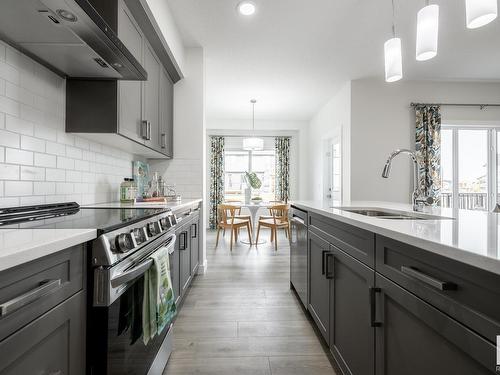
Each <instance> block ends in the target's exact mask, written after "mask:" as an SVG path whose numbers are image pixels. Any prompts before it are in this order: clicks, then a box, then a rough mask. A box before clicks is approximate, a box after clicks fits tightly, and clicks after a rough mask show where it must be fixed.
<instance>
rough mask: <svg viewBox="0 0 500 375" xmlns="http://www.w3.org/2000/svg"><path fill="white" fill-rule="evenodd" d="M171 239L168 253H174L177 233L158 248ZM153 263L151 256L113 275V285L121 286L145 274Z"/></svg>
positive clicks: (114, 286) (115, 286)
mask: <svg viewBox="0 0 500 375" xmlns="http://www.w3.org/2000/svg"><path fill="white" fill-rule="evenodd" d="M169 240H170V243H169V244H168V246H167V252H168V254H172V252H173V251H172V249H173V248H174V246H175V240H176V235H175V234H173V235H171V236H170V237H168V239H167V240H165V241H164V242H163V243H162V245H161V246H159V247H158V249H159V248H162V247H163V244H164V243H165V242H167V241H169ZM171 251H172V252H171ZM153 253H154V252H153ZM152 265H153V259H151V258H148V259H146V260H145V261H143V262H141V263H139V264H138V265H137V266H135V267H133V268H131V269H129V270H128V271H126V272H123V273H121V274H119V275H117V276H115V277H113V278H112V279H111V280H110V282H111V286H112V287H113V288H117V287H119V286H121V285H123V284H126V283H128V282H130V281H132V280H134V279H136V278H137V277H139V276H141V275H143V274H144V273H145V272H146V271H147V270H149V269H150V268H151V266H152Z"/></svg>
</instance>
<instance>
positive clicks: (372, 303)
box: [369, 287, 382, 327]
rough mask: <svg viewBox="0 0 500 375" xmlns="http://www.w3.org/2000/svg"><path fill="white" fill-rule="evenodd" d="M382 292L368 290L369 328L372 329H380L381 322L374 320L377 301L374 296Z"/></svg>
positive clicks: (373, 289) (376, 289) (374, 289)
mask: <svg viewBox="0 0 500 375" xmlns="http://www.w3.org/2000/svg"><path fill="white" fill-rule="evenodd" d="M381 291H382V290H381V289H380V288H375V287H370V289H369V297H370V326H372V327H380V326H381V325H382V323H381V322H377V321H375V319H376V316H375V315H376V306H377V299H376V294H377V293H380V292H381Z"/></svg>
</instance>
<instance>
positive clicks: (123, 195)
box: [120, 178, 137, 203]
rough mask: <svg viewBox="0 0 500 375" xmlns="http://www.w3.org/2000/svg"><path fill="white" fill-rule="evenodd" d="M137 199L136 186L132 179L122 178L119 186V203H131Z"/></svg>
mask: <svg viewBox="0 0 500 375" xmlns="http://www.w3.org/2000/svg"><path fill="white" fill-rule="evenodd" d="M136 197H137V184H136V183H135V181H134V179H133V178H124V179H123V182H122V183H121V184H120V202H123V203H128V202H133V201H134V199H135V198H136Z"/></svg>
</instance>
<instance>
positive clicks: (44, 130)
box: [35, 125, 57, 142]
mask: <svg viewBox="0 0 500 375" xmlns="http://www.w3.org/2000/svg"><path fill="white" fill-rule="evenodd" d="M35 137H37V138H42V139H45V140H47V141H54V142H55V141H56V140H57V131H56V130H55V129H51V128H48V127H46V126H39V125H38V126H35Z"/></svg>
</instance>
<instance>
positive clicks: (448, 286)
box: [401, 266, 457, 290]
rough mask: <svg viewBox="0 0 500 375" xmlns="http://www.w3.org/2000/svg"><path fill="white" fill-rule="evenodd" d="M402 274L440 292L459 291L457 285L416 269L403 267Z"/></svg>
mask: <svg viewBox="0 0 500 375" xmlns="http://www.w3.org/2000/svg"><path fill="white" fill-rule="evenodd" d="M401 272H402V273H404V274H405V275H407V276H410V277H412V278H414V279H417V280H419V281H422V282H423V283H425V284H427V285H429V286H432V287H433V288H436V289H438V290H457V284H455V283H452V282H449V281H441V280H438V279H435V278H434V277H432V276H429V275H426V274H425V273H423V272H421V271H419V270H418V269H416V268H414V267H408V266H401Z"/></svg>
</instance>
